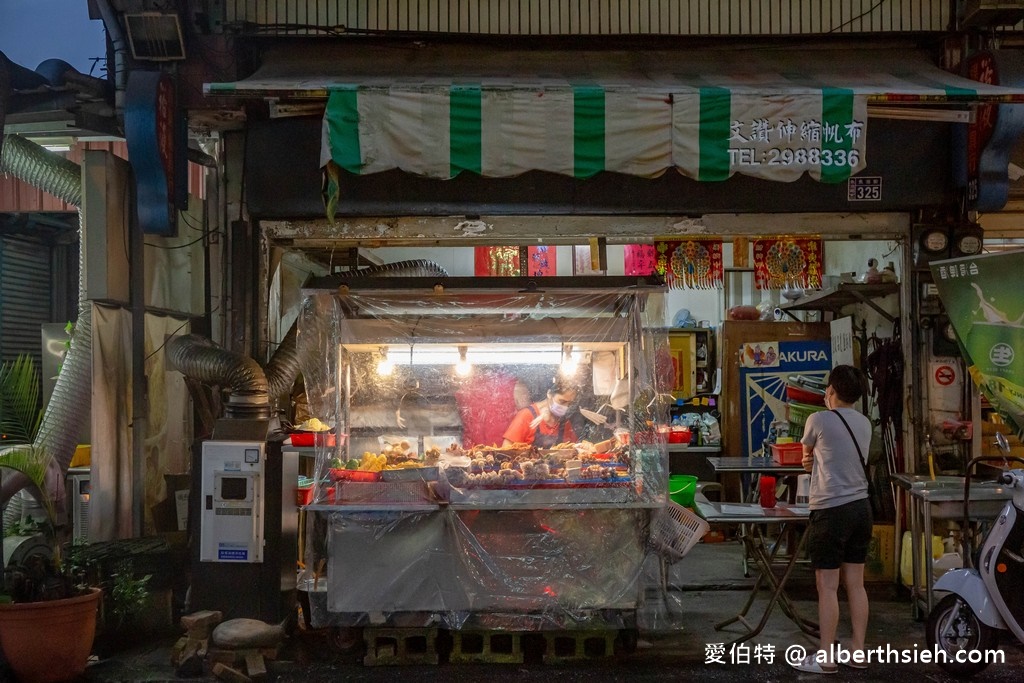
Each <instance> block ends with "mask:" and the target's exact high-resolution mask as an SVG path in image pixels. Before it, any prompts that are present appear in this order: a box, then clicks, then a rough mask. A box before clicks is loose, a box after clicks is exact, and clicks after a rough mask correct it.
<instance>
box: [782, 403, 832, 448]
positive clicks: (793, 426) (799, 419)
mask: <svg viewBox="0 0 1024 683" xmlns="http://www.w3.org/2000/svg"><path fill="white" fill-rule="evenodd" d="M786 410H787V412H788V413H789V435H790V436H791V437H793V438H794V439H799V438H800V437H801V436H803V434H804V424H805V423H806V422H807V417H808V416H809V415H810V414H811V413H817V412H819V411H821V410H828V409H827V408H826V407H825V406H812V405H810V404H809V403H797V402H796V401H790V402H789V403H788V404H787V407H786Z"/></svg>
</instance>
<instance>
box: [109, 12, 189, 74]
mask: <svg viewBox="0 0 1024 683" xmlns="http://www.w3.org/2000/svg"><path fill="white" fill-rule="evenodd" d="M124 23H125V28H126V29H127V33H128V45H129V47H131V51H132V58H133V59H145V60H149V61H153V62H169V61H175V60H181V59H185V41H184V40H183V39H182V37H181V24H180V23H179V21H178V15H177V14H173V13H167V12H137V13H133V14H125V15H124Z"/></svg>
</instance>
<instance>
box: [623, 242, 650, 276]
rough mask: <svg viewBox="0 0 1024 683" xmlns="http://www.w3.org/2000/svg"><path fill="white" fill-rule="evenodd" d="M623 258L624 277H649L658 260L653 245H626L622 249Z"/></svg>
mask: <svg viewBox="0 0 1024 683" xmlns="http://www.w3.org/2000/svg"><path fill="white" fill-rule="evenodd" d="M623 256H624V259H623V260H624V262H623V272H625V274H626V275H650V274H651V273H653V272H654V266H655V264H656V263H657V259H658V253H657V252H656V251H655V250H654V245H653V244H627V245H626V246H625V247H623Z"/></svg>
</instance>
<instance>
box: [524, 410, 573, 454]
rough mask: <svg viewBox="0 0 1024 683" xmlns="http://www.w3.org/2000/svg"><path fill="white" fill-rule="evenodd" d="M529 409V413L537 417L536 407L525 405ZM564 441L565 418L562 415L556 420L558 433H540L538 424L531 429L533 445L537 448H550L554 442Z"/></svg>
mask: <svg viewBox="0 0 1024 683" xmlns="http://www.w3.org/2000/svg"><path fill="white" fill-rule="evenodd" d="M527 408H529V409H530V414H531V415H533V416H534V417H537V409H536V408H534V407H533V404H532V403H531V404H530V405H528V406H527ZM563 441H565V418H564V417H563V418H562V419H560V420H559V421H558V433H557V434H541V432H540V425H537V428H536V429H535V430H533V445H534V446H536V447H537V448H551V447H552V446H554V445H555V444H560V443H562V442H563Z"/></svg>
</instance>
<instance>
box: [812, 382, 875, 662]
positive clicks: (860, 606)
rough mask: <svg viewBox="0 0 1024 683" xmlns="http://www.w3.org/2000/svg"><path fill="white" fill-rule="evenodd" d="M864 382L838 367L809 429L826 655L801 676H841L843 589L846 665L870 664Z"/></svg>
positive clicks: (814, 534) (814, 558) (816, 559)
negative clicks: (837, 649)
mask: <svg viewBox="0 0 1024 683" xmlns="http://www.w3.org/2000/svg"><path fill="white" fill-rule="evenodd" d="M864 387H865V382H864V375H863V374H862V373H861V371H860V370H858V369H857V368H855V367H853V366H852V365H837V366H836V367H834V368H832V372H831V373H830V374H829V378H828V386H827V387H826V388H825V407H826V408H828V409H829V410H827V411H825V410H823V411H820V412H817V413H813V414H812V415H810V416H809V417H808V418H807V422H806V423H805V425H804V435H803V438H802V439H801V440H800V442H801V443H802V444H803V453H804V457H803V466H804V469H806V470H807V471H808V472H810V473H811V488H810V500H809V503H808V506H809V507H810V510H811V516H810V529H809V530H808V533H807V544H808V550H809V552H810V556H811V566H812V567H813V568H814V577H815V583H816V584H817V588H818V623H819V628H820V632H821V638H820V641H819V644H818V648H819V650H818V652H817V654H814V655H808V656H807V657H805V658H804V660H803V661H801V662H797V663H794V664H793V667H794V668H796V669H798V670H800V671H808V672H812V673H823V674H833V673H836V672H837V671H838V666H837V665H836V663H835V661H833V654H834V653H833V650H834V648H833V644H834V643H835V639H836V629H837V627H838V625H839V583H840V580H842V583H843V586H844V587H845V588H846V599H847V601H848V602H849V605H850V622H851V627H852V632H853V637H852V640H851V642H850V647H849V649H850V654H851V656H850V659H849V660H848V661H847V662H844V664H848V666H851V667H853V668H857V669H864V668H867V663H866V661H865V660H864V659H863V650H864V638H865V634H866V633H867V628H868V596H867V592H866V591H865V590H864V561H865V560H866V559H867V552H868V543H869V542H870V541H871V523H872V520H871V503H870V501H869V500H868V481H867V476H866V474H865V471H866V462H867V460H866V456H867V453H868V446H869V445H870V444H871V422H870V421H869V420H868V418H867V417H865V416H864V415H862V414H861V413H860V412H858V411H857V410H856V409H855V408H854V407H853V405H854V404H855V403H856V402H857V401H859V400H860V398H861V396H863V394H864Z"/></svg>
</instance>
